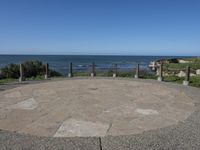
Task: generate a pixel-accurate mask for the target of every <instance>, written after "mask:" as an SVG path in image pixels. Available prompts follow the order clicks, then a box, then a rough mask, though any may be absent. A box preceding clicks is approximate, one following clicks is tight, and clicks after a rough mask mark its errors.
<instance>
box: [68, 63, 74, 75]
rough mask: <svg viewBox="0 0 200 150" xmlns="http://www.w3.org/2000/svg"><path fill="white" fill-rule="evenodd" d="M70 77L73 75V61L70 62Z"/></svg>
mask: <svg viewBox="0 0 200 150" xmlns="http://www.w3.org/2000/svg"><path fill="white" fill-rule="evenodd" d="M68 77H69V78H71V77H73V68H72V62H70V63H69V73H68Z"/></svg>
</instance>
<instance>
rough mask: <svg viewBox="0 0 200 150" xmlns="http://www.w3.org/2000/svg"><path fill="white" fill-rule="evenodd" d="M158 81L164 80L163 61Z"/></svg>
mask: <svg viewBox="0 0 200 150" xmlns="http://www.w3.org/2000/svg"><path fill="white" fill-rule="evenodd" d="M158 81H163V63H162V62H161V64H160V67H159V76H158Z"/></svg>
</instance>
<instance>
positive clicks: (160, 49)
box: [0, 0, 200, 56]
mask: <svg viewBox="0 0 200 150" xmlns="http://www.w3.org/2000/svg"><path fill="white" fill-rule="evenodd" d="M0 54H115V55H120V54H122V55H198V56H200V0H0Z"/></svg>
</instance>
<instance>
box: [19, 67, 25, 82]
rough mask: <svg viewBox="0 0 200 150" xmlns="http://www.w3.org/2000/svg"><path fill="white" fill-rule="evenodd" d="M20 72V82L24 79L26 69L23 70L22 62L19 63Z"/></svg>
mask: <svg viewBox="0 0 200 150" xmlns="http://www.w3.org/2000/svg"><path fill="white" fill-rule="evenodd" d="M19 73H20V77H19V82H22V81H24V80H25V79H24V70H23V66H22V64H20V65H19Z"/></svg>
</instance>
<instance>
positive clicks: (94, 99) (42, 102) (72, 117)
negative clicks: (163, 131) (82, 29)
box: [0, 78, 195, 137]
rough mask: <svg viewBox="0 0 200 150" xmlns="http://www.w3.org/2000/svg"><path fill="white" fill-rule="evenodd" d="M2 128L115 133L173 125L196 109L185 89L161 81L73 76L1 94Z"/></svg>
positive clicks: (66, 133)
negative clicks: (76, 77)
mask: <svg viewBox="0 0 200 150" xmlns="http://www.w3.org/2000/svg"><path fill="white" fill-rule="evenodd" d="M0 97H1V98H0V112H2V114H3V115H1V117H0V129H4V130H11V131H16V132H17V133H26V134H32V135H37V136H48V137H91V136H94V137H96V136H98V137H99V136H100V137H104V136H119V135H133V134H139V133H143V132H146V131H149V130H155V129H159V128H164V127H167V126H171V125H175V124H177V123H178V122H180V121H184V120H185V119H187V118H188V117H189V116H190V115H191V114H192V113H193V112H194V110H195V104H194V103H195V101H194V99H193V98H191V97H190V96H188V95H187V94H186V92H185V91H183V90H181V89H177V88H174V87H169V86H166V85H165V84H160V83H156V84H155V83H151V82H140V81H135V80H118V79H96V78H89V79H77V80H73V79H72V80H62V81H54V82H46V83H39V84H31V85H24V86H20V87H17V88H15V89H11V90H5V91H1V92H0Z"/></svg>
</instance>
